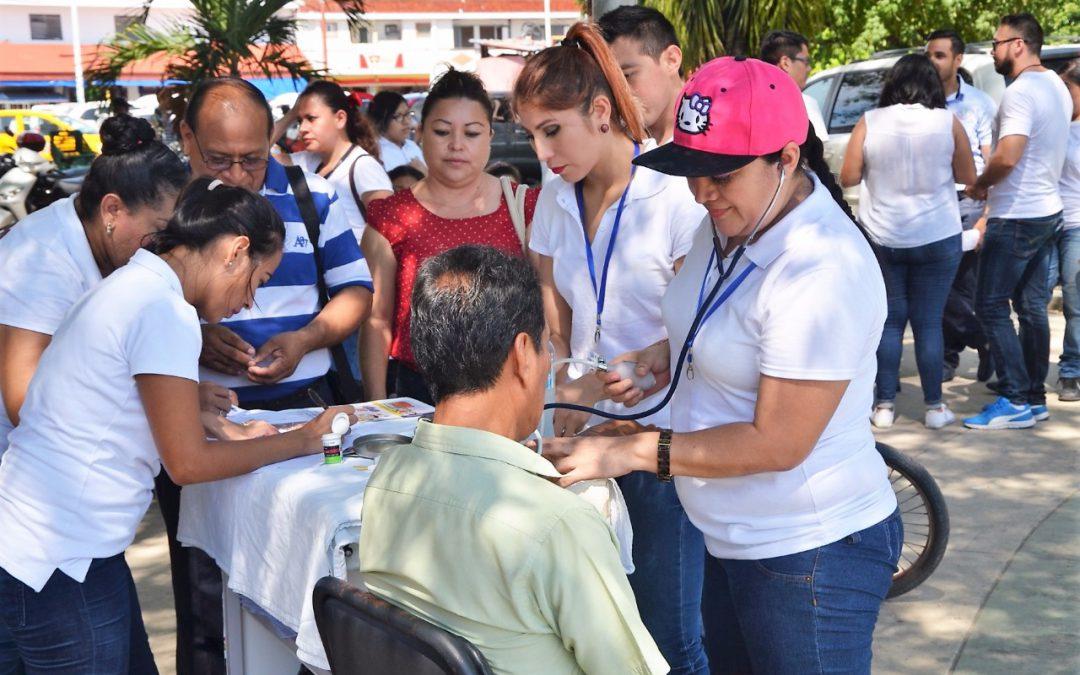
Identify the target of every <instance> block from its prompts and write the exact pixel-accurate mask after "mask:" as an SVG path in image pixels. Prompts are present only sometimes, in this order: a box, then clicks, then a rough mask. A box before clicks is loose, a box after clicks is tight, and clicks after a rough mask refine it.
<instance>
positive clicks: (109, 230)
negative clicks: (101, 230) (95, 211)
mask: <svg viewBox="0 0 1080 675" xmlns="http://www.w3.org/2000/svg"><path fill="white" fill-rule="evenodd" d="M115 227H116V225H114V224H113V223H111V222H109V223H106V225H105V236H107V237H111V236H112V231H113V228H115Z"/></svg>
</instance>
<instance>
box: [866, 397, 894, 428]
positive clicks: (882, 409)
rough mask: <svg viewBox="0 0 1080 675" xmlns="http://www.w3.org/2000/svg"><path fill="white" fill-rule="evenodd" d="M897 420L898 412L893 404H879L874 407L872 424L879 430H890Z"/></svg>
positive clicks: (871, 414)
mask: <svg viewBox="0 0 1080 675" xmlns="http://www.w3.org/2000/svg"><path fill="white" fill-rule="evenodd" d="M894 419H896V411H894V410H893V404H892V403H878V404H876V405H874V411H873V412H872V413H870V424H873V425H874V426H875V427H877V428H878V429H888V428H889V427H891V426H892V424H893V420H894Z"/></svg>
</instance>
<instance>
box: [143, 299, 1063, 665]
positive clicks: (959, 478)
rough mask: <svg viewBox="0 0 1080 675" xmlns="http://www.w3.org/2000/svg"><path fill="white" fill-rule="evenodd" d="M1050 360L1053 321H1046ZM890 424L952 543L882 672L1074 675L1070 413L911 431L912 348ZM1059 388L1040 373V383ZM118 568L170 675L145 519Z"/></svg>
mask: <svg viewBox="0 0 1080 675" xmlns="http://www.w3.org/2000/svg"><path fill="white" fill-rule="evenodd" d="M1050 320H1051V327H1052V329H1053V342H1052V345H1053V352H1054V355H1053V358H1052V360H1053V361H1054V362H1056V360H1057V354H1058V352H1059V351H1060V347H1061V337H1062V331H1063V330H1064V320H1063V319H1062V316H1061V314H1059V313H1056V314H1053V313H1052V314H1051V317H1050ZM975 365H976V359H975V355H974V353H968V354H965V356H964V359H963V361H962V363H961V368H960V371H959V375H958V376H957V378H956V379H955V380H954V381H953V382H950V383H948V384H946V395H945V396H946V400H947V401H948V402H949V404H950V405H951V406H952V408H953V409H954V410H955V411H956V414H957V417H963V416H967V415H970V414H975V413H977V412H978V411H979V409H980V408H981V407H982V406H983V405H985V404H986V403H989V402H990V401H991V400H992V395H991V394H990V393H989V392H987V390H986V388H985V387H984V386H983V385H982V384H979V383H977V382H975V381H974V372H975ZM902 375H903V391H902V392H901V394H900V397H899V398H898V400H897V410H898V413H899V414H898V419H897V423H896V425H895V426H894V427H893V428H892V429H890V430H888V431H884V432H880V433H879V438H880V440H882V441H884V442H886V443H889V444H891V445H893V446H894V447H896V448H898V449H900V450H902V451H904V452H906V453H908V454H909V455H911V456H913V457H916V458H917V459H918V460H919V461H920V462H922V463H923V464H924V465H925V466H926V467H927V468H928V469H929V470H930V472H931V473H932V474H933V475H934V477H935V478H936V479H937V481H938V483H939V485H940V486H941V489H942V491H943V492H944V493H945V497H946V500H947V502H948V506H949V511H950V515H951V520H952V536H951V539H950V542H949V549H948V552H947V553H946V555H945V559H944V561H943V562H942V564H941V566H940V567H939V568H938V570H937V572H936V573H935V574H934V575H933V576H932V577H931V578H930V579H929V580H927V582H926V583H924V584H923V585H922V586H920V587H919V588H917V589H915V590H914V591H912V592H911V593H908V594H907V595H904V596H901V597H899V598H896V599H894V600H891V601H889V602H888V603H886V604H885V606H884V608H883V610H882V615H881V619H880V621H879V622H878V628H877V632H876V634H875V642H874V653H875V665H874V670H875V671H876V672H880V673H905V674H907V673H945V672H958V673H1006V674H1008V675H1019V674H1021V673H1040V674H1041V673H1078V672H1080V609H1078V608H1080V498H1078V497H1077V491H1078V486H1080V479H1078V472H1077V469H1078V468H1080V403H1071V404H1070V403H1058V402H1057V398H1056V396H1053V395H1051V396H1050V401H1049V406H1050V412H1051V419H1050V420H1049V421H1047V422H1042V423H1040V424H1039V426H1038V427H1036V428H1035V429H1033V430H1032V429H1029V430H1022V431H1002V432H974V431H968V430H965V429H963V428H961V427H960V425H959V424H957V425H954V426H951V427H948V428H947V429H944V430H942V431H938V432H931V431H928V430H927V429H925V428H924V427H923V425H922V410H923V407H922V392H921V390H920V389H919V386H918V376H917V375H916V373H915V365H914V357H913V355H912V354H911V344H910V342H909V343H908V345H907V351H906V353H905V357H904V372H903V373H902ZM1056 379H1057V372H1056V368H1051V373H1050V378H1049V381H1050V382H1054V381H1056ZM127 557H128V561H129V562H130V564H131V568H132V571H133V572H134V574H135V581H136V583H137V585H138V588H139V597H140V599H141V600H142V606H143V616H144V619H145V621H146V624H147V630H148V631H149V633H150V642H151V647H152V648H153V649H154V654H155V655H156V656H157V662H158V667H159V668H160V669H161V672H162V673H163V674H166V675H168V674H171V673H173V652H172V650H173V646H174V643H175V635H174V633H175V622H174V618H173V614H172V593H171V588H170V585H169V565H168V550H167V548H166V546H165V539H164V534H163V528H162V526H161V518H160V515H159V514H158V511H157V507H156V506H154V507H152V508H151V510H150V512H149V513H148V514H147V517H146V518H145V519H144V521H143V524H142V527H141V529H140V532H139V536H138V537H137V538H136V542H135V544H134V545H133V546H132V547H131V548H129V549H128V553H127Z"/></svg>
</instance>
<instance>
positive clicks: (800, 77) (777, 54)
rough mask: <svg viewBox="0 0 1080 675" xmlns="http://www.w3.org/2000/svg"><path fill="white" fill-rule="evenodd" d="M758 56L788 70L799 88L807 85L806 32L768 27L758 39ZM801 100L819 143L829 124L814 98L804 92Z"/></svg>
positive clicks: (807, 44) (783, 69) (808, 57)
mask: <svg viewBox="0 0 1080 675" xmlns="http://www.w3.org/2000/svg"><path fill="white" fill-rule="evenodd" d="M761 60H762V61H764V62H765V63H771V64H773V65H774V66H776V67H777V68H779V69H780V70H782V71H784V72H785V73H787V74H788V75H789V76H790V77H791V79H792V80H795V84H797V85H799V89H802V88H803V87H805V86H806V78H808V77H810V63H811V62H810V41H809V40H807V39H806V36H804V35H800V34H799V33H796V32H794V31H790V30H774V31H770V32H769V34H768V35H766V36H765V37H764V38H763V39H762V40H761ZM803 103H804V104H805V105H806V116H807V117H809V118H810V124H811V125H813V127H814V134H816V135H817V137H818V138H819V139H821V142H822V143H824V142H825V141H827V140H829V128H828V127H827V126H826V125H825V118H824V117H822V115H821V107H820V106H818V103H817V101H815V100H814V99H812V98H810V97H809V96H807V95H806V94H803Z"/></svg>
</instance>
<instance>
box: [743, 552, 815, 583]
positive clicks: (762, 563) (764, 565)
mask: <svg viewBox="0 0 1080 675" xmlns="http://www.w3.org/2000/svg"><path fill="white" fill-rule="evenodd" d="M818 551H819V549H816V548H812V549H810V550H809V551H802V552H801V553H792V554H791V555H782V556H778V557H776V558H764V559H762V560H755V561H754V567H756V568H757V570H758V571H759V572H761V573H762V574H764V575H765V576H767V577H770V578H772V579H778V580H780V581H786V582H789V583H793V584H811V583H813V582H814V573H815V572H816V571H817V561H818Z"/></svg>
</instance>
